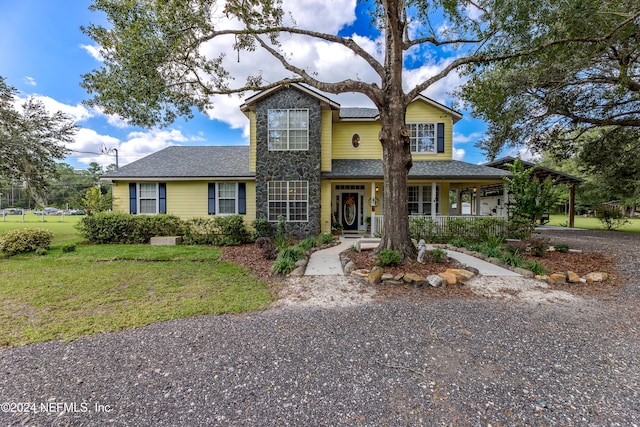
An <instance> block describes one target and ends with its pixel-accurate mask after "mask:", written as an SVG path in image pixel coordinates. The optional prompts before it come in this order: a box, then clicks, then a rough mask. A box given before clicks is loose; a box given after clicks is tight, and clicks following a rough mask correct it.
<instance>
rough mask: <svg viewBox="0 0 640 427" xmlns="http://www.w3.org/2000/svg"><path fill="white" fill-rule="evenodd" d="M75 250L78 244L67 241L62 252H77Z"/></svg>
mask: <svg viewBox="0 0 640 427" xmlns="http://www.w3.org/2000/svg"><path fill="white" fill-rule="evenodd" d="M75 250H76V245H74V244H73V243H67V244H66V245H62V252H64V253H68V252H75Z"/></svg>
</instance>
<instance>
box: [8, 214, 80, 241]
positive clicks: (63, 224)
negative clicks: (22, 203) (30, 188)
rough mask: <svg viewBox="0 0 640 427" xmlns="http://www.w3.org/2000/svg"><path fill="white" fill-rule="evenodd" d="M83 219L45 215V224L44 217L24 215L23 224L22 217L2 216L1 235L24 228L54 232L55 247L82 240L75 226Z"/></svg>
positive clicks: (73, 216) (72, 216)
mask: <svg viewBox="0 0 640 427" xmlns="http://www.w3.org/2000/svg"><path fill="white" fill-rule="evenodd" d="M81 218H82V217H81V216H75V215H71V216H65V217H64V218H62V216H58V215H45V216H44V222H43V221H42V215H35V214H32V213H27V214H25V215H24V222H22V215H5V216H4V218H3V217H2V215H0V233H2V232H3V231H7V230H13V229H15V228H23V227H33V228H44V229H47V230H51V231H52V232H53V234H54V238H53V244H54V245H60V244H64V243H75V242H80V241H81V240H82V237H81V236H80V235H79V234H78V231H77V230H76V229H75V228H74V225H75V224H77V223H78V221H80V219H81Z"/></svg>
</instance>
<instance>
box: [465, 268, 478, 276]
mask: <svg viewBox="0 0 640 427" xmlns="http://www.w3.org/2000/svg"><path fill="white" fill-rule="evenodd" d="M465 270H469V271H470V272H472V273H473V274H475V275H476V276H479V275H480V270H478V269H477V268H475V267H469V266H467V267H466V268H465Z"/></svg>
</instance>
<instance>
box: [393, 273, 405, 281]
mask: <svg viewBox="0 0 640 427" xmlns="http://www.w3.org/2000/svg"><path fill="white" fill-rule="evenodd" d="M403 277H404V273H398V274H396V275H395V276H394V277H393V280H398V281H400V280H402V278H403Z"/></svg>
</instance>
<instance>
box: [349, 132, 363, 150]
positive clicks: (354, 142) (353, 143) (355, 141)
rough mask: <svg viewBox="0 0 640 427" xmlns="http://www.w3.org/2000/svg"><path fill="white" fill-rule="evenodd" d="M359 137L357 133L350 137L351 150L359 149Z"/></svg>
mask: <svg viewBox="0 0 640 427" xmlns="http://www.w3.org/2000/svg"><path fill="white" fill-rule="evenodd" d="M360 143H361V140H360V135H359V134H357V133H354V134H353V136H352V137H351V146H352V147H353V148H360Z"/></svg>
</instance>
